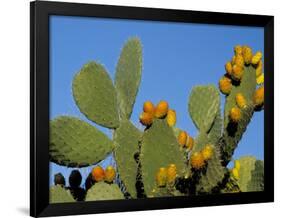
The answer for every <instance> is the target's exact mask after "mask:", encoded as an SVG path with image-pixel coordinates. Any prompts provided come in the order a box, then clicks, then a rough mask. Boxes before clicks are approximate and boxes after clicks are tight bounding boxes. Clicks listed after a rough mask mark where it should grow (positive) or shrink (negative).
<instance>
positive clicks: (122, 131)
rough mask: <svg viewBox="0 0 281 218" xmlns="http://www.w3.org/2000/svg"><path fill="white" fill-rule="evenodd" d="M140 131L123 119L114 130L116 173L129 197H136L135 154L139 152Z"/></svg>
mask: <svg viewBox="0 0 281 218" xmlns="http://www.w3.org/2000/svg"><path fill="white" fill-rule="evenodd" d="M140 137H141V132H140V130H138V129H137V128H136V127H135V126H134V125H133V124H132V123H131V122H130V121H128V120H123V121H121V122H120V126H119V128H118V129H117V130H116V131H114V136H113V138H114V144H116V147H115V149H114V155H115V160H116V164H117V169H118V173H119V175H120V178H121V180H122V182H123V184H124V185H125V187H126V191H127V192H129V194H130V195H131V197H133V198H136V197H137V191H136V179H137V170H138V164H137V162H136V159H135V158H136V157H135V155H136V154H137V153H138V152H139V140H140Z"/></svg>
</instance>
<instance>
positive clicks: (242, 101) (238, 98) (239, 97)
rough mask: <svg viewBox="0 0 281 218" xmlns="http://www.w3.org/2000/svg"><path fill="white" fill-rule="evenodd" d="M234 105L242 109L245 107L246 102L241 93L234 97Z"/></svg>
mask: <svg viewBox="0 0 281 218" xmlns="http://www.w3.org/2000/svg"><path fill="white" fill-rule="evenodd" d="M235 100H236V104H237V106H238V107H239V108H241V109H244V108H246V107H247V101H246V99H245V97H244V96H243V95H242V93H237V94H236V96H235Z"/></svg>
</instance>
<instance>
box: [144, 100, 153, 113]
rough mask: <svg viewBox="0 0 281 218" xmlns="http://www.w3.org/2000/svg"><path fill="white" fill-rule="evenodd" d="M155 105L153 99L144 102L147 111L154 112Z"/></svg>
mask: <svg viewBox="0 0 281 218" xmlns="http://www.w3.org/2000/svg"><path fill="white" fill-rule="evenodd" d="M154 109H155V108H154V105H153V103H152V102H151V101H146V102H144V104H143V111H144V112H146V113H151V114H154Z"/></svg>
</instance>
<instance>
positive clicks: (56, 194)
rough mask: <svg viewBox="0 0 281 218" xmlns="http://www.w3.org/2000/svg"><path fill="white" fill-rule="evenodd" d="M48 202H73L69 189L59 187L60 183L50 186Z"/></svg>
mask: <svg viewBox="0 0 281 218" xmlns="http://www.w3.org/2000/svg"><path fill="white" fill-rule="evenodd" d="M49 201H50V203H51V204H55V203H67V202H75V200H74V198H73V197H72V195H71V193H70V191H69V190H66V189H65V188H63V187H61V186H60V185H55V186H52V187H50V200H49Z"/></svg>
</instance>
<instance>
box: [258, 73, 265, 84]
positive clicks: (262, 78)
mask: <svg viewBox="0 0 281 218" xmlns="http://www.w3.org/2000/svg"><path fill="white" fill-rule="evenodd" d="M263 83H264V74H261V75H260V76H259V77H257V84H258V85H261V84H263Z"/></svg>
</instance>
